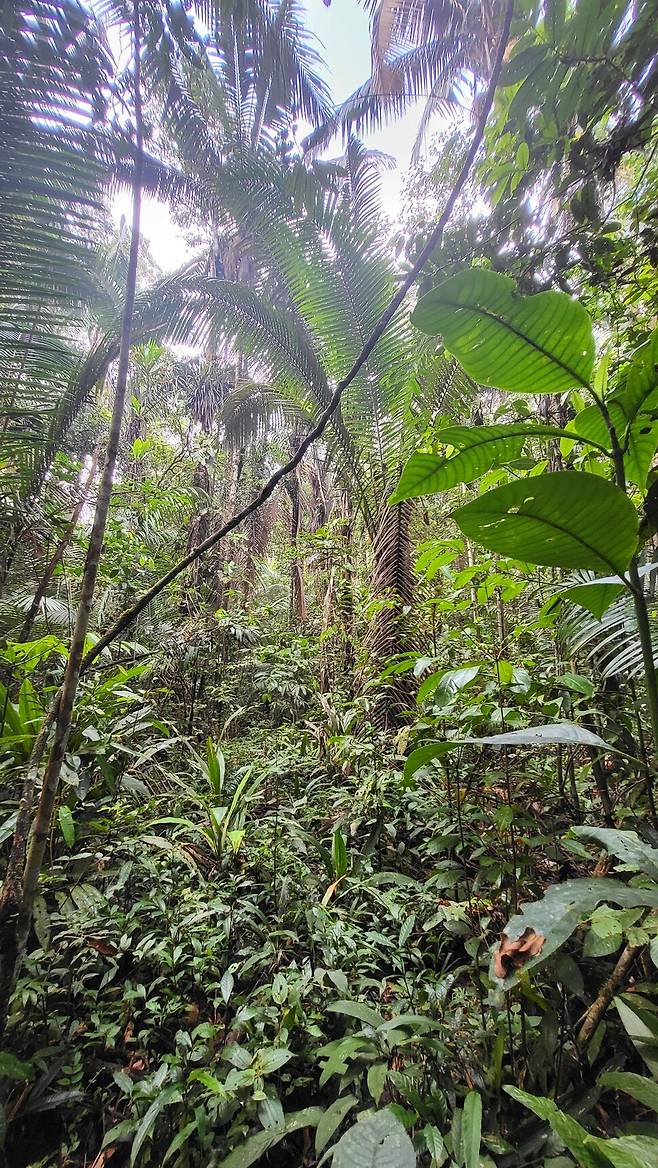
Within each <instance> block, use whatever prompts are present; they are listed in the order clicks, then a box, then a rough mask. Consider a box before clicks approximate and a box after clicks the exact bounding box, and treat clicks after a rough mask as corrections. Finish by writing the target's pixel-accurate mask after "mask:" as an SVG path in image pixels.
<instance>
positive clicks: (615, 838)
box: [571, 825, 658, 880]
mask: <svg viewBox="0 0 658 1168" xmlns="http://www.w3.org/2000/svg"><path fill="white" fill-rule="evenodd" d="M571 830H572V832H573V834H574V835H577V836H579V837H580V839H585V840H591V841H592V842H593V843H595V844H600V845H601V846H602V847H604V848H605V850H606V852H608V853H609V854H610V855H611V856H616V858H617V859H618V860H621V861H622V862H623V863H624V864H626V865H628V867H629V868H632V869H633V871H635V872H644V873H645V874H646V875H647V876H650V877H651V878H652V880H658V848H652V847H651V846H650V845H649V844H645V843H644V840H641V839H640V837H639V835H638V834H637V832H636V831H616V830H615V829H614V828H612V827H589V826H587V825H584V826H583V827H573V828H572V829H571Z"/></svg>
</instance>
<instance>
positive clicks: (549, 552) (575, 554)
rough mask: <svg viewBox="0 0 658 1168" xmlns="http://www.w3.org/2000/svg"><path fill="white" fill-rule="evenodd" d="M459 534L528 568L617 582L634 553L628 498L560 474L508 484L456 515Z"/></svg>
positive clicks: (604, 485) (589, 479)
mask: <svg viewBox="0 0 658 1168" xmlns="http://www.w3.org/2000/svg"><path fill="white" fill-rule="evenodd" d="M453 519H454V520H455V522H456V523H457V525H458V526H459V528H460V529H461V531H463V533H464V535H466V536H468V537H469V538H470V539H473V540H474V541H475V542H476V543H479V544H481V545H482V546H483V547H486V548H489V550H490V551H494V552H498V553H499V554H500V555H503V556H509V557H510V558H512V559H517V560H523V561H524V562H525V563H529V564H546V565H549V566H551V567H556V568H591V569H592V570H594V571H601V570H602V569H603V570H606V571H609V572H613V573H615V575H618V576H621V575H623V573H624V572H625V571H626V569H627V567H628V565H629V563H630V560H631V557H632V555H633V552H634V551H635V548H636V546H637V532H638V526H637V516H636V513H635V508H634V507H633V504H632V503H631V501H630V499H629V498H628V497H627V496H626V495H625V494H624V493H623V491H620V490H619V489H618V487H615V486H614V485H613V484H612V483H609V482H608V481H607V480H606V479H602V478H599V476H598V475H591V474H585V473H583V472H579V471H558V472H557V473H556V474H545V475H538V476H537V477H536V478H529V479H523V480H521V481H519V482H514V483H507V484H506V485H505V486H503V487H497V488H496V489H495V490H493V491H488V492H487V494H485V495H482V496H480V498H478V499H474V500H473V502H472V503H467V504H466V505H465V506H464V507H460V508H458V510H457V511H454V512H453Z"/></svg>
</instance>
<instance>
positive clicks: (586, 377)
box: [411, 268, 594, 393]
mask: <svg viewBox="0 0 658 1168" xmlns="http://www.w3.org/2000/svg"><path fill="white" fill-rule="evenodd" d="M411 320H412V323H413V324H415V325H416V328H419V329H420V330H421V331H422V332H424V333H429V334H430V335H431V336H436V335H439V334H440V335H441V336H442V337H443V340H444V343H445V345H446V348H447V349H448V350H449V351H450V352H451V353H454V355H455V357H457V359H458V360H459V361H460V363H461V364H462V366H463V368H464V369H465V370H466V372H467V373H468V374H469V375H470V376H471V377H473V378H474V379H475V380H476V381H479V382H480V383H481V384H482V385H493V386H495V387H496V388H498V389H505V390H508V391H509V392H511V393H563V392H564V391H565V390H568V389H573V387H574V386H576V385H581V386H587V385H589V382H590V378H591V376H592V369H593V366H594V334H593V331H592V322H591V320H590V318H589V316H588V315H587V313H586V311H585V309H584V308H583V307H582V305H581V304H578V303H577V301H575V300H572V299H571V297H570V296H568V295H567V294H566V293H565V292H539V293H537V294H536V295H534V296H522V295H521V294H520V293H519V292H518V291H517V289H516V284H515V282H514V280H512V279H510V277H509V276H503V275H500V273H498V272H490V271H487V270H486V269H481V268H472V269H470V270H469V271H466V272H460V273H459V274H458V275H457V276H452V277H451V279H449V280H446V281H445V283H443V284H441V285H439V287H438V288H434V289H433V290H432V291H431V292H428V293H427V295H425V296H423V297H422V298H421V299H420V300H419V301H418V304H417V306H416V308H415V310H414V312H413V314H412V317H411Z"/></svg>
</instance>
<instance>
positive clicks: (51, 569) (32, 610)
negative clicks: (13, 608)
mask: <svg viewBox="0 0 658 1168" xmlns="http://www.w3.org/2000/svg"><path fill="white" fill-rule="evenodd" d="M97 468H98V447H96V449H95V450H94V453H93V455H92V460H91V466H90V468H89V474H88V475H87V477H86V479H85V482H84V483H83V485H82V489H81V491H80V498H79V499H78V501H77V503H76V505H75V507H74V509H73V514H72V516H71V518H70V520H69V522H68V524H67V525H66V528H65V530H64V534H63V535H62V538H61V539H60V541H59V543H58V544H57V547H56V548H55V551H54V553H53V555H52V556H51V558H50V560H49V561H48V565H47V567H46V569H45V571H44V573H43V576H42V577H41V580H40V582H39V586H38V588H37V590H36V592H35V594H34V598H33V600H32V603H31V605H30V607H29V609H28V612H27V615H26V617H25V620H24V621H23V627H22V629H21V631H20V633H19V634H18V637H17V638H16V639H17V641H18V643H19V644H23V642H24V641H28V640H29V639H30V633H31V632H32V629H33V627H34V622H35V620H36V619H37V616H38V613H39V609H40V608H41V601H42V600H43V598H44V597H45V595H46V592H47V591H48V586H49V584H50V581H51V580H52V578H53V576H54V574H55V568H56V567H57V565H58V564H60V563H61V561H62V559H63V556H64V552H65V551H66V549H67V548H68V546H69V544H70V542H71V540H72V539H73V535H74V533H75V529H76V527H77V526H78V521H79V519H80V516H81V514H82V508H83V507H84V505H85V503H86V502H87V498H88V496H89V491H90V490H91V485H92V483H93V481H94V479H95V477H96V470H97Z"/></svg>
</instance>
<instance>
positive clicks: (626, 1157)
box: [505, 1087, 658, 1168]
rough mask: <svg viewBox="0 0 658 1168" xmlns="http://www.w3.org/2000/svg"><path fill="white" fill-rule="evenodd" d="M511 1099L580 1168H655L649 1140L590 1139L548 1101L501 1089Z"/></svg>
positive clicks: (654, 1148)
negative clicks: (548, 1130)
mask: <svg viewBox="0 0 658 1168" xmlns="http://www.w3.org/2000/svg"><path fill="white" fill-rule="evenodd" d="M505 1090H506V1091H507V1093H508V1094H509V1095H511V1096H512V1098H513V1099H516V1100H517V1102H519V1103H522V1104H523V1105H524V1106H525V1107H528V1108H529V1109H530V1111H534V1113H535V1115H537V1116H539V1118H540V1119H544V1120H546V1121H547V1122H548V1123H549V1124H550V1125H551V1127H552V1128H553V1131H554V1132H555V1133H556V1135H557V1136H558V1137H559V1139H560V1140H562V1142H563V1143H564V1144H566V1146H567V1148H568V1149H569V1151H570V1152H571V1153H572V1154H573V1155H574V1156H575V1158H576V1161H577V1162H578V1164H580V1165H581V1168H607V1165H611V1166H612V1168H658V1140H657V1139H655V1138H654V1137H653V1136H635V1135H630V1136H617V1137H615V1138H614V1139H611V1140H604V1139H602V1138H601V1137H600V1136H595V1135H592V1134H591V1132H588V1131H587V1129H586V1128H584V1127H582V1125H581V1124H579V1123H578V1121H577V1120H576V1119H574V1118H573V1116H572V1115H568V1114H567V1112H565V1111H560V1108H559V1107H558V1106H557V1104H556V1103H554V1102H553V1100H552V1099H546V1098H545V1097H542V1096H539V1095H529V1094H528V1093H527V1091H521V1090H519V1088H518V1087H505Z"/></svg>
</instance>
